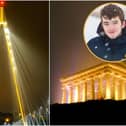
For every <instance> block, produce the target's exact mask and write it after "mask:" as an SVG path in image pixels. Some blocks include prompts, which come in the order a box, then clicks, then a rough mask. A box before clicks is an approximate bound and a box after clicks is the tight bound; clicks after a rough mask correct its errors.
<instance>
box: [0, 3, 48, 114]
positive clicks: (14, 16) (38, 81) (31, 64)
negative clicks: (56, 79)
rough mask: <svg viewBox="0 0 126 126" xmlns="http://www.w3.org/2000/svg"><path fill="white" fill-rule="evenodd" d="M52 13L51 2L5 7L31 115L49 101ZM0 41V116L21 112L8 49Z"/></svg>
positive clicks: (8, 4) (7, 5)
mask: <svg viewBox="0 0 126 126" xmlns="http://www.w3.org/2000/svg"><path fill="white" fill-rule="evenodd" d="M48 11H49V8H48V2H47V1H45V2H44V1H38V2H36V1H32V2H30V1H25V2H23V1H20V2H19V1H8V2H6V7H5V15H6V20H7V22H8V27H9V29H10V31H11V33H12V39H13V40H15V43H16V44H12V45H14V48H15V49H16V51H17V52H18V53H15V55H16V59H15V60H16V62H17V64H18V67H19V73H20V75H21V78H22V83H21V85H23V87H24V88H23V89H24V92H25V94H23V95H24V96H23V99H24V101H27V103H28V104H30V110H31V111H33V110H35V109H37V108H38V107H39V106H40V105H43V104H46V102H47V100H48V97H49V59H48V55H49V18H48V17H49V12H48ZM0 37H1V38H0V57H1V59H0V112H17V111H18V108H16V97H15V94H14V92H13V89H14V87H13V86H12V82H11V79H10V78H11V77H10V75H11V73H10V72H9V64H8V58H7V52H6V46H5V43H4V42H3V41H4V39H2V37H3V36H2V35H1V36H0ZM14 38H16V39H14ZM12 43H13V41H12ZM14 51H15V50H14ZM19 52H20V53H19ZM19 54H20V55H19ZM25 97H26V98H27V99H26V98H25ZM24 104H25V108H26V111H28V108H27V107H26V103H24Z"/></svg>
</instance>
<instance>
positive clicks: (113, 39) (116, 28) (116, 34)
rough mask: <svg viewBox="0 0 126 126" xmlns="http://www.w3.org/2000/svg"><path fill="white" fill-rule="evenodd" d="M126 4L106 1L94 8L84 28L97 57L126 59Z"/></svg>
mask: <svg viewBox="0 0 126 126" xmlns="http://www.w3.org/2000/svg"><path fill="white" fill-rule="evenodd" d="M125 14H126V5H123V4H120V3H111V2H109V3H106V4H103V5H101V6H98V7H97V8H96V9H94V10H93V11H92V12H91V13H90V14H89V16H88V17H87V19H86V22H85V24H84V28H83V36H84V41H85V43H86V46H87V48H88V49H89V51H90V52H91V54H92V55H94V56H95V57H97V58H99V59H101V60H103V61H110V62H118V61H119V62H120V61H124V60H125V59H126V19H125V17H126V15H125Z"/></svg>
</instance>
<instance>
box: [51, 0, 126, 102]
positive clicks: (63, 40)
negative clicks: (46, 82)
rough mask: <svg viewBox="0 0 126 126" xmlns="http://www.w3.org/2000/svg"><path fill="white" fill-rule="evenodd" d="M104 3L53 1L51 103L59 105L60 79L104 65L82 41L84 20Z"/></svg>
mask: <svg viewBox="0 0 126 126" xmlns="http://www.w3.org/2000/svg"><path fill="white" fill-rule="evenodd" d="M103 3H107V2H100V1H99V2H97V1H85V2H84V1H69V2H67V1H55V2H51V5H50V6H51V9H50V10H51V14H50V15H51V21H50V22H51V32H50V33H51V42H50V43H51V48H50V49H51V76H50V78H51V84H50V86H51V103H56V102H59V99H60V97H61V90H60V86H61V85H60V82H59V80H60V79H61V78H63V77H67V76H69V75H72V74H73V73H77V72H79V71H81V70H84V69H86V68H89V67H91V66H94V65H97V64H100V63H102V62H103V61H101V60H99V59H97V58H95V57H94V56H92V54H90V52H89V51H88V49H87V48H86V46H85V44H84V39H83V25H84V22H85V19H86V18H87V16H88V15H89V14H90V12H92V10H93V9H95V8H96V7H97V6H99V5H101V4H103ZM120 3H121V2H120ZM122 3H124V2H122Z"/></svg>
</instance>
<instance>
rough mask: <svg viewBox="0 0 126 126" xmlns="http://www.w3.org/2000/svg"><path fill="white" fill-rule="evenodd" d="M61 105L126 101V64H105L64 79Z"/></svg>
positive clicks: (62, 81)
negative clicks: (97, 100)
mask: <svg viewBox="0 0 126 126" xmlns="http://www.w3.org/2000/svg"><path fill="white" fill-rule="evenodd" d="M60 81H61V84H62V98H61V103H74V102H84V101H87V100H95V99H113V100H124V99H126V64H125V63H123V62H122V63H103V64H100V65H97V66H94V67H92V68H89V69H87V70H84V71H81V72H79V73H76V74H74V75H71V76H69V77H66V78H62V79H61V80H60Z"/></svg>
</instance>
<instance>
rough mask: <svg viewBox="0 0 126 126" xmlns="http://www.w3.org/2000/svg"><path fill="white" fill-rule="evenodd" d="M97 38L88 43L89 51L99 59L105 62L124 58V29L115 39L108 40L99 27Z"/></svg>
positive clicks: (125, 33)
mask: <svg viewBox="0 0 126 126" xmlns="http://www.w3.org/2000/svg"><path fill="white" fill-rule="evenodd" d="M97 33H98V34H99V36H98V37H95V38H93V39H91V40H90V41H89V42H88V47H89V49H90V50H91V51H92V52H93V53H94V54H95V55H96V56H97V57H99V58H102V59H103V60H107V61H120V60H124V59H125V58H126V27H125V28H124V29H123V30H122V34H121V35H120V36H119V37H117V38H116V39H110V38H108V37H107V36H106V35H105V34H104V31H103V29H102V27H101V23H100V25H99V27H98V29H97Z"/></svg>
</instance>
